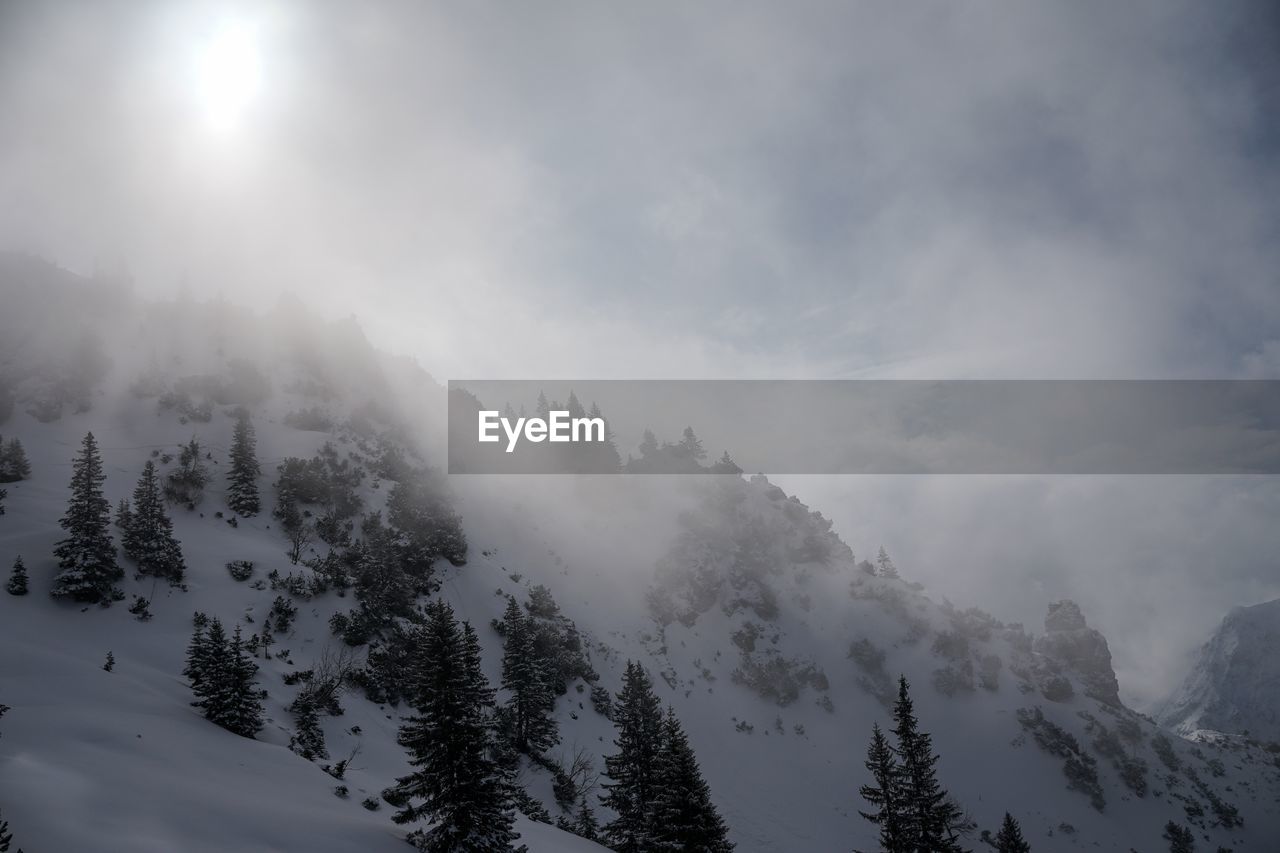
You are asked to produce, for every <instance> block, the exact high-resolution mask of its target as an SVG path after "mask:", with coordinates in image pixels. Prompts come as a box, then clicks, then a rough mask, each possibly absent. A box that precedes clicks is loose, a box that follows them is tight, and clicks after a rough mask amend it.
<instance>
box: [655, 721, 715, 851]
mask: <svg viewBox="0 0 1280 853" xmlns="http://www.w3.org/2000/svg"><path fill="white" fill-rule="evenodd" d="M651 809H652V818H651V819H652V822H653V843H652V845H651V846H650V847H649V848H648V849H649V850H652V851H654V853H694V851H697V853H729V851H731V850H733V845H732V844H731V843H730V842H729V838H728V829H727V828H726V827H725V824H724V821H723V820H722V819H721V817H720V812H719V811H717V810H716V807H715V804H714V803H713V802H712V801H711V788H710V787H709V786H708V785H707V783H706V780H704V779H703V778H702V771H701V769H699V767H698V760H697V758H696V757H695V756H694V754H693V748H692V747H691V746H690V745H689V738H688V737H687V736H686V735H685V733H684V729H683V728H682V727H681V726H680V721H679V720H678V719H676V715H675V711H673V710H672V709H671V708H667V716H666V719H665V720H663V722H662V747H661V751H660V753H659V756H658V761H657V764H656V773H655V781H654V798H653V805H652V807H651Z"/></svg>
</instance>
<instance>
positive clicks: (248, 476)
mask: <svg viewBox="0 0 1280 853" xmlns="http://www.w3.org/2000/svg"><path fill="white" fill-rule="evenodd" d="M261 474H262V469H261V468H259V467H258V456H257V441H256V439H255V437H254V432H253V423H252V422H251V421H250V420H249V416H248V414H242V415H241V416H240V417H239V418H237V419H236V426H235V432H234V433H232V436H231V472H230V473H229V474H228V475H227V482H228V485H227V506H228V507H230V508H231V511H232V512H234V513H236V514H238V515H244V516H251V515H257V514H258V511H259V510H260V509H261V502H260V500H259V498H258V477H259V476H260V475H261Z"/></svg>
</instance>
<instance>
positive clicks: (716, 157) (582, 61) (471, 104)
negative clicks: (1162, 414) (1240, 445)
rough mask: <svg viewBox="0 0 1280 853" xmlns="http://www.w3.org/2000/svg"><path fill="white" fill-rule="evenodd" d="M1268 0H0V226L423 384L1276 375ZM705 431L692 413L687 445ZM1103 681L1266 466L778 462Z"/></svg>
mask: <svg viewBox="0 0 1280 853" xmlns="http://www.w3.org/2000/svg"><path fill="white" fill-rule="evenodd" d="M1278 36H1280V13H1278V10H1277V8H1276V7H1275V5H1274V4H1267V3H1261V2H1259V3H1252V4H1250V3H1232V4H1227V5H1225V6H1223V5H1220V4H1214V5H1213V6H1212V7H1211V6H1209V5H1206V4H1202V3H1194V2H1190V0H1185V2H1163V0H1162V2H1145V3H1144V2H1135V3H1125V4H1111V3H1103V2H1085V3H1071V4H1054V5H1052V6H1051V5H1049V4H1039V3H1018V4H997V3H988V2H972V3H963V4H959V3H956V4H949V3H929V4H915V5H913V6H912V7H911V8H909V9H908V8H905V7H904V6H902V5H892V6H890V5H887V4H836V3H832V4H820V3H799V4H786V5H785V6H783V5H779V4H765V3H727V2H724V3H718V2H717V3H701V4H697V5H696V6H689V5H687V4H630V5H622V4H590V3H577V4H574V3H550V4H514V3H513V4H497V3H483V2H482V3H468V4H452V5H445V4H431V5H428V4H417V3H385V2H384V3H367V4H359V5H357V4H343V5H337V4H306V3H272V2H264V3H243V4H235V3H218V4H212V3H164V4H161V3H155V4H145V3H113V2H59V3H36V2H27V3H24V2H7V3H5V4H3V6H0V199H3V204H0V248H5V249H11V250H20V251H27V252H32V253H35V254H38V255H41V256H43V257H46V258H49V259H51V260H53V261H55V262H57V263H59V264H61V265H63V266H65V267H67V268H69V269H72V270H75V271H78V272H83V273H89V272H93V271H95V270H97V271H102V272H110V273H111V274H113V275H116V276H119V275H121V274H126V273H127V275H128V276H129V277H131V278H132V280H133V283H134V287H135V288H136V289H138V290H139V291H141V292H145V293H154V294H157V295H165V294H173V293H177V292H180V291H181V292H187V293H189V294H191V295H193V296H197V297H212V296H214V295H216V294H222V295H224V296H226V297H227V298H228V299H231V300H233V301H236V302H241V303H245V304H249V305H253V306H257V307H260V308H265V307H268V306H269V305H271V304H272V303H273V302H274V301H275V299H276V298H277V297H278V296H279V295H280V294H283V293H285V292H292V293H295V294H297V295H298V296H299V297H300V298H302V299H303V300H304V301H305V302H306V303H308V304H310V305H312V306H313V307H314V308H315V309H316V310H318V311H320V312H321V313H323V314H326V315H329V316H333V317H344V316H346V315H348V314H355V315H356V316H357V317H358V318H359V320H360V323H361V325H362V326H363V328H364V329H365V330H366V333H367V334H368V335H369V336H370V338H371V339H372V340H373V341H374V342H375V344H377V345H378V346H379V347H382V348H384V349H387V350H389V351H393V352H399V353H406V354H411V355H413V356H415V357H416V358H417V359H418V360H419V361H420V362H421V363H422V365H423V366H424V367H426V368H427V369H428V370H429V371H431V372H432V374H433V375H435V376H436V377H437V378H438V379H441V380H443V379H447V378H450V377H457V378H537V377H547V378H553V377H584V378H614V377H643V378H655V377H673V378H713V377H752V378H755V377H794V378H840V377H921V378H936V379H943V378H967V377H1018V378H1042V377H1043V378H1052V377H1072V378H1158V377H1174V376H1176V377H1214V378H1232V377H1267V378H1276V377H1277V374H1278V373H1280V335H1278V331H1280V292H1278V290H1277V270H1280V263H1278V261H1280V257H1278V255H1280V239H1277V238H1278V237H1280V234H1278V233H1277V232H1278V228H1277V226H1278V225H1280V210H1278V209H1277V205H1278V204H1280V192H1277V189H1280V181H1278V180H1277V179H1278V176H1280V171H1278V168H1277V158H1276V146H1277V141H1278V140H1280V134H1278V132H1277V123H1276V121H1277V120H1276V116H1277V115H1280V88H1278V82H1280V63H1277V61H1276V59H1275V51H1274V46H1275V44H1276V43H1277V37H1278ZM708 443H709V444H710V445H712V446H714V441H713V440H711V441H709V442H708ZM783 485H784V486H785V487H786V488H788V489H789V490H792V491H797V492H799V493H800V494H801V496H802V497H803V498H804V499H805V500H806V501H807V502H808V503H810V504H811V505H813V506H815V507H818V508H820V509H822V510H823V512H825V513H826V514H827V515H829V516H832V517H834V518H835V520H836V524H837V529H839V530H840V531H841V532H842V533H843V534H844V535H845V536H846V538H848V539H849V541H850V544H851V545H852V547H853V548H854V550H855V552H857V553H858V554H859V555H860V556H862V555H866V554H868V553H872V552H874V549H875V548H876V547H878V546H879V545H880V544H881V543H882V542H883V543H884V544H885V545H886V546H887V547H889V548H890V550H891V552H894V553H895V556H896V557H897V558H898V562H899V564H900V565H901V566H903V568H904V570H905V571H907V572H908V573H910V574H912V575H913V576H915V577H919V578H921V579H922V580H924V581H925V582H926V583H928V584H929V585H930V586H931V587H933V588H935V589H937V590H939V591H940V592H941V593H943V594H946V595H949V596H951V597H952V598H953V599H954V600H955V601H956V602H957V603H965V604H980V605H983V606H985V607H988V608H989V609H992V610H993V611H994V612H996V613H997V615H1000V616H1002V617H1005V618H1024V619H1026V621H1028V623H1030V627H1032V628H1035V627H1036V626H1037V624H1038V619H1039V615H1040V614H1041V613H1042V612H1043V608H1044V606H1045V604H1046V603H1047V601H1048V600H1049V599H1051V598H1056V597H1061V596H1064V595H1070V596H1073V597H1076V598H1078V599H1079V600H1080V601H1081V603H1082V604H1083V605H1084V607H1085V612H1086V615H1088V616H1089V617H1090V619H1091V621H1092V622H1093V623H1094V624H1096V625H1098V627H1100V628H1102V630H1103V631H1104V632H1105V633H1106V634H1107V635H1108V637H1109V638H1110V639H1111V643H1112V646H1113V651H1114V652H1115V653H1116V657H1117V666H1118V669H1119V671H1120V680H1121V684H1122V689H1124V690H1125V691H1126V693H1127V694H1128V697H1127V698H1130V699H1131V700H1133V701H1135V702H1138V703H1142V702H1143V701H1147V700H1149V699H1151V698H1152V697H1154V696H1156V695H1158V694H1159V693H1160V692H1161V691H1162V690H1163V689H1164V687H1165V686H1166V684H1167V683H1168V681H1170V680H1171V679H1173V678H1176V677H1177V675H1178V673H1177V672H1176V670H1177V667H1178V666H1179V660H1180V656H1181V655H1182V654H1183V653H1184V652H1185V651H1186V650H1187V649H1188V648H1190V647H1192V646H1194V645H1195V644H1196V643H1198V642H1200V641H1201V640H1202V639H1203V638H1204V636H1205V634H1206V633H1207V631H1208V630H1209V629H1210V628H1211V627H1212V625H1213V624H1214V623H1216V621H1217V620H1218V619H1219V618H1221V616H1222V615H1223V613H1224V612H1225V609H1226V608H1227V607H1229V606H1230V605H1232V604H1236V603H1241V604H1244V603H1253V602H1256V601H1260V600H1264V599H1265V598H1268V597H1276V596H1277V595H1280V572H1278V571H1277V569H1276V564H1275V557H1274V555H1275V553H1276V552H1277V548H1276V545H1277V543H1276V540H1275V536H1274V524H1273V522H1272V519H1274V518H1275V517H1276V515H1277V511H1278V510H1280V492H1278V491H1277V488H1276V486H1275V485H1273V483H1272V481H1271V480H1269V479H1253V480H1248V481H1244V480H1232V479H1229V478H1213V479H1207V478H1199V479H1197V478H1186V479H1178V480H1176V481H1171V480H1170V479H1168V478H1152V479H1139V478H1131V479H1125V480H1114V481H1113V480H1101V479H1089V478H1080V479H1072V478H1061V479H1055V480H1027V479H1018V480H1012V479H998V478H997V479H990V480H977V479H970V478H949V479H948V478H938V479H934V480H920V479H911V478H896V479H875V480H873V479H856V480H836V479H834V478H826V479H822V478H816V479H806V480H804V481H800V480H796V481H794V482H790V481H784V482H783Z"/></svg>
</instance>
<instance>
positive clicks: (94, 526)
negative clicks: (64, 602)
mask: <svg viewBox="0 0 1280 853" xmlns="http://www.w3.org/2000/svg"><path fill="white" fill-rule="evenodd" d="M105 481H106V476H105V475H104V474H103V473H102V457H101V456H99V455H98V443H97V441H95V440H94V437H93V433H87V434H86V435H85V437H84V442H83V444H82V446H81V451H80V455H79V456H77V457H76V459H75V461H74V462H73V463H72V473H71V500H70V501H68V503H67V511H66V514H65V515H63V517H62V520H61V522H59V523H60V524H61V525H62V529H63V530H65V531H67V538H66V539H63V540H62V541H61V542H59V543H58V545H57V547H56V548H55V549H54V555H55V556H57V558H58V566H59V568H60V571H59V573H58V576H57V577H56V578H54V582H53V590H52V594H53V595H54V596H59V597H61V596H65V597H69V598H73V599H75V600H76V601H102V602H105V601H109V600H111V598H112V597H113V596H114V595H115V594H116V589H115V582H116V581H118V580H120V578H122V577H123V576H124V571H123V570H122V569H121V568H120V567H119V566H118V565H117V564H116V549H115V545H114V544H113V543H112V541H111V534H110V533H109V532H108V530H107V527H108V525H109V524H110V514H111V507H110V504H108V503H107V499H106V498H105V497H104V496H103V494H102V484H103V483H104V482H105Z"/></svg>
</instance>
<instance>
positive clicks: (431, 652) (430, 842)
mask: <svg viewBox="0 0 1280 853" xmlns="http://www.w3.org/2000/svg"><path fill="white" fill-rule="evenodd" d="M413 644H414V655H413V662H414V669H413V671H412V672H411V673H410V681H411V684H410V686H409V689H408V692H409V696H410V704H411V705H412V706H413V708H414V709H415V711H416V712H417V713H416V714H415V715H414V716H412V717H410V718H409V719H408V720H407V721H406V722H405V724H404V725H403V726H402V727H401V729H400V734H399V737H398V741H399V743H400V745H401V746H403V747H404V748H405V749H406V750H408V752H409V764H410V766H411V767H413V768H414V772H413V773H411V774H409V775H408V776H404V777H402V778H400V779H397V780H396V784H395V785H394V786H393V787H392V788H391V789H390V791H388V794H389V799H393V800H394V801H396V802H401V803H404V806H403V807H402V808H401V809H400V810H399V811H398V812H396V814H395V816H394V820H395V821H396V822H397V823H409V822H413V821H418V820H422V819H424V818H426V819H429V820H431V821H433V823H434V826H432V828H431V829H430V830H428V831H426V832H425V833H422V834H421V835H420V836H419V838H418V842H417V843H418V847H419V849H420V850H425V851H433V853H453V851H464V850H465V851H478V853H491V851H492V852H493V853H496V852H497V851H510V850H512V849H513V848H512V842H513V841H514V840H515V838H516V837H517V836H516V834H515V833H514V831H513V830H512V829H511V825H512V820H513V818H512V814H511V809H510V787H509V784H510V783H509V782H508V780H507V779H506V778H505V776H504V774H503V773H502V771H501V770H500V768H499V767H498V766H497V765H496V763H495V762H494V760H493V757H492V756H493V735H492V728H491V720H490V719H489V711H490V709H491V708H492V706H493V692H492V690H491V689H490V688H489V686H488V684H487V682H486V681H485V678H484V674H483V672H482V670H481V664H480V654H479V641H478V640H477V639H476V636H475V632H474V631H472V630H471V626H470V625H464V626H463V628H462V629H461V630H460V629H459V627H458V623H457V622H456V621H455V620H454V616H453V608H451V607H450V606H449V605H448V603H446V602H444V601H441V600H439V599H437V600H435V601H433V602H432V603H431V604H429V605H428V606H427V619H426V623H425V624H423V625H421V626H418V627H416V628H415V629H414V635H413ZM416 801H420V802H416Z"/></svg>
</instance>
